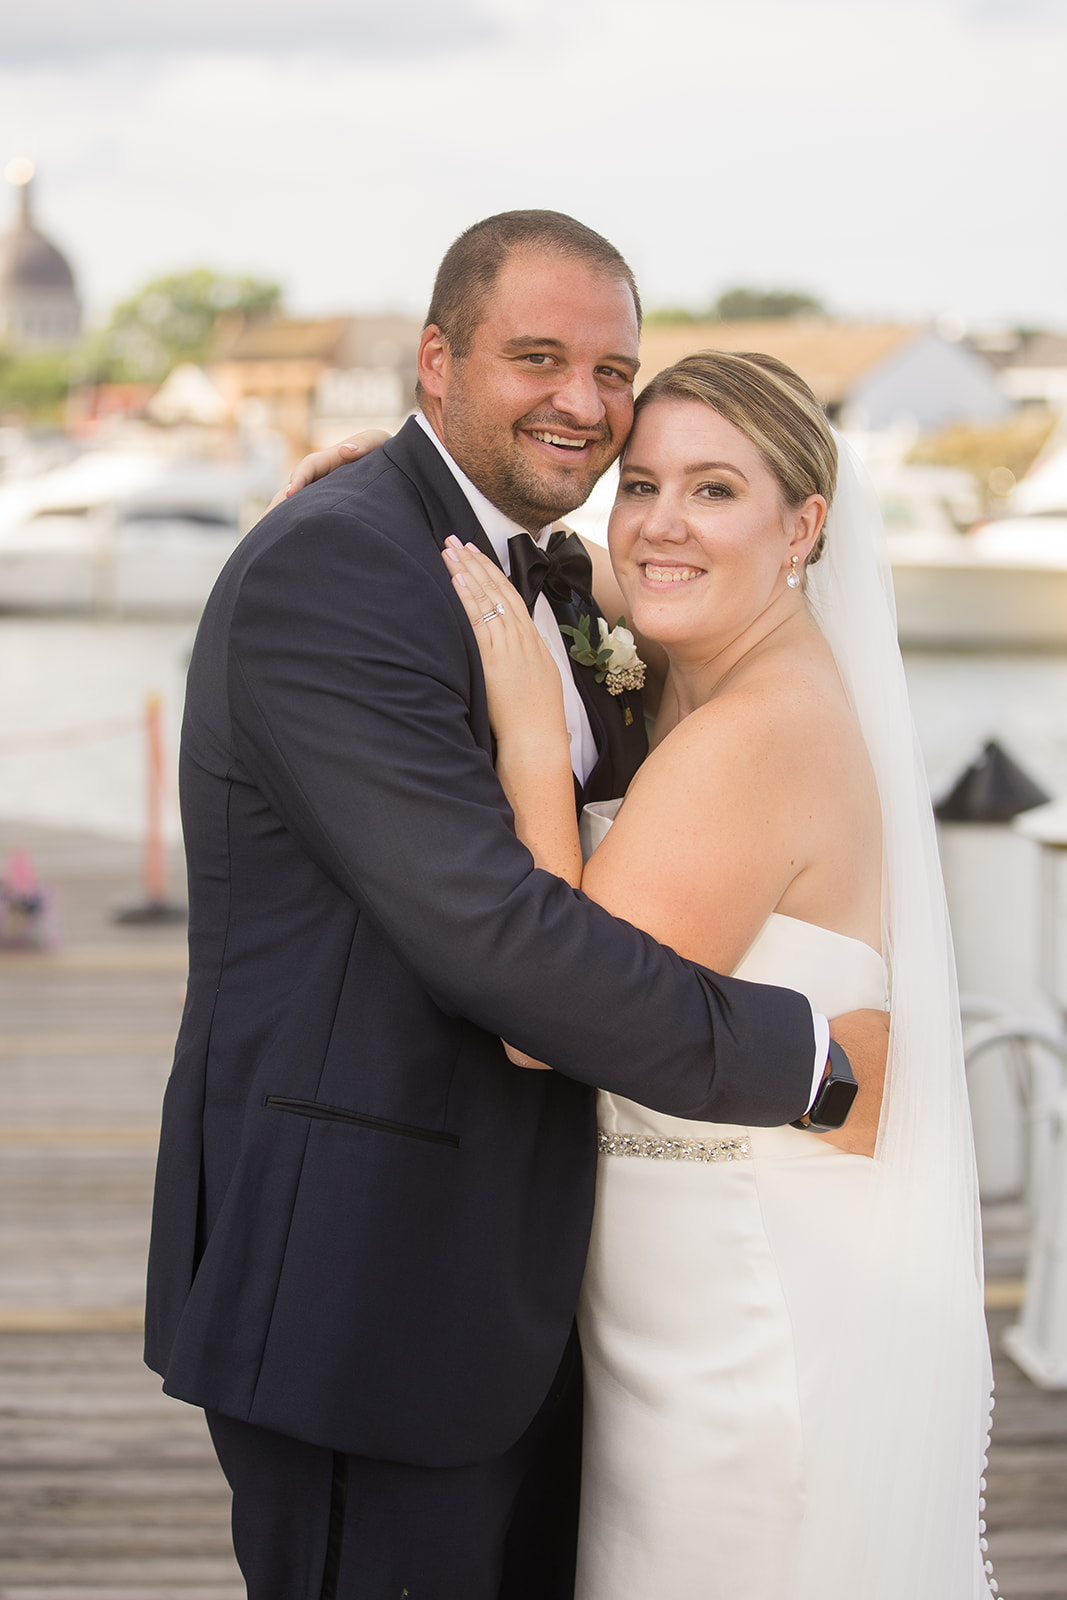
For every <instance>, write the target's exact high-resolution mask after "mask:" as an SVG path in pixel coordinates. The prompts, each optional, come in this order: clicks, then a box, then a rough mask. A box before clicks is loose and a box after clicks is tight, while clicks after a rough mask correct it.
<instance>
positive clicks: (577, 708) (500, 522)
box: [415, 411, 830, 1110]
mask: <svg viewBox="0 0 1067 1600" xmlns="http://www.w3.org/2000/svg"><path fill="white" fill-rule="evenodd" d="M415 421H416V422H417V423H418V425H419V427H420V428H421V429H422V431H423V433H425V434H426V435H427V437H428V438H430V439H432V440H433V442H434V444H435V446H436V447H437V449H438V451H439V452H440V455H441V459H442V460H443V461H444V462H445V464H446V466H447V467H448V470H449V472H451V474H452V476H453V477H454V478H455V480H456V482H457V483H458V484H459V486H460V488H461V489H462V490H463V493H464V495H465V496H466V499H467V503H468V504H469V506H470V508H471V510H472V511H473V512H474V515H475V516H476V517H477V519H478V524H479V526H480V528H481V530H482V532H483V533H484V534H485V536H486V538H487V539H488V540H489V542H490V544H491V545H492V547H493V550H494V551H495V553H496V558H497V560H498V561H499V562H500V565H501V566H502V567H503V569H504V571H505V573H506V574H507V575H508V577H510V576H511V557H510V555H509V553H508V540H509V539H511V538H513V537H514V536H515V534H517V533H526V532H527V531H528V530H527V529H526V528H520V527H519V525H518V523H517V522H512V521H511V519H510V517H506V516H505V515H504V513H503V512H502V511H501V510H499V509H498V508H497V507H496V506H495V505H494V504H493V502H492V501H491V500H487V499H486V497H485V495H484V494H483V493H482V491H481V490H480V489H479V488H477V487H476V485H475V484H473V483H472V482H471V480H470V479H469V478H468V477H467V474H466V473H465V472H464V471H463V470H462V468H461V467H458V466H457V465H456V463H455V462H454V461H453V459H452V457H451V456H450V455H449V453H448V451H447V450H446V449H445V447H444V445H443V444H442V443H441V441H440V439H439V438H438V437H437V435H436V433H435V432H434V431H433V428H432V427H431V426H430V424H429V422H428V421H427V419H426V417H425V416H424V415H423V413H422V412H421V411H416V413H415ZM551 532H552V524H551V523H549V524H548V525H547V527H544V528H542V529H541V531H540V532H539V533H537V534H531V535H530V537H531V538H532V539H533V540H534V543H535V544H539V545H540V546H541V547H542V549H543V548H544V546H545V545H546V544H547V543H548V536H549V534H550V533H551ZM533 620H534V623H535V624H536V627H537V631H538V633H539V634H540V635H541V637H542V639H543V640H544V641H545V643H546V644H547V646H548V648H549V650H550V651H551V652H552V658H553V660H554V661H555V663H556V666H557V667H558V668H559V675H560V679H561V681H562V683H563V706H564V710H565V713H566V717H567V733H568V734H569V736H570V741H571V766H572V768H573V769H574V774H575V776H576V777H577V779H578V781H579V783H583V784H584V782H585V780H586V778H588V776H589V774H590V772H592V770H593V767H594V766H595V764H596V756H597V751H596V743H595V741H594V739H593V730H592V729H591V728H590V726H589V717H588V714H587V712H586V709H585V706H584V705H583V704H582V697H581V695H580V694H579V693H578V690H577V688H576V686H575V682H574V677H573V674H572V672H571V664H570V658H569V657H568V654H567V647H566V645H565V644H564V642H563V635H562V634H561V633H560V631H559V623H558V622H557V621H556V618H555V616H554V614H553V611H552V607H551V606H550V605H549V603H548V601H547V599H546V598H545V596H544V595H543V594H539V595H538V597H537V600H536V602H535V604H534V608H533ZM811 1015H812V1023H813V1026H814V1032H815V1068H814V1073H813V1077H812V1086H811V1099H810V1100H809V1101H808V1109H809V1110H810V1108H811V1106H812V1105H813V1104H814V1102H815V1096H816V1095H817V1094H818V1092H819V1085H820V1083H821V1082H822V1075H823V1072H824V1071H825V1069H826V1058H827V1056H828V1054H829V1050H830V1024H829V1023H828V1022H827V1020H826V1018H825V1017H823V1016H820V1014H819V1013H818V1012H817V1011H813V1012H812V1014H811Z"/></svg>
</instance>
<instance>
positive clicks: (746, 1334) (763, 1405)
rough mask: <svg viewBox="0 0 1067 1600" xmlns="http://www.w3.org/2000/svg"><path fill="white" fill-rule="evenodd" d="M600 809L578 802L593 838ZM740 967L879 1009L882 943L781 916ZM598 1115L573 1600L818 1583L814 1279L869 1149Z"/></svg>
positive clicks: (826, 1382)
mask: <svg viewBox="0 0 1067 1600" xmlns="http://www.w3.org/2000/svg"><path fill="white" fill-rule="evenodd" d="M600 809H602V810H603V811H609V810H610V811H611V812H612V814H613V811H614V807H608V806H605V807H603V808H600ZM608 825H610V822H609V820H608V819H607V818H603V817H602V818H600V819H593V828H594V830H595V833H599V834H600V836H602V833H603V831H604V829H605V828H606V826H608ZM585 826H586V832H587V840H586V842H587V844H595V842H597V841H596V837H595V833H594V837H592V838H589V837H588V830H589V826H590V822H589V819H587V820H586V824H585ZM736 970H737V976H739V977H743V978H749V979H752V980H754V981H757V982H761V983H773V984H781V985H783V986H787V987H789V988H792V989H796V990H799V991H800V992H801V993H803V994H805V995H807V996H808V998H809V999H810V1001H811V1003H812V1005H813V1007H814V1008H815V1009H816V1010H817V1011H821V1012H823V1013H824V1014H825V1015H826V1016H831V1017H832V1016H837V1015H840V1014H841V1013H842V1012H845V1011H851V1010H854V1009H856V1008H859V1007H866V1006H873V1007H878V1008H881V1007H883V1006H884V1004H885V969H884V965H883V962H882V958H881V956H880V955H879V953H878V952H877V951H875V950H873V949H871V948H870V947H869V946H867V945H865V944H861V943H860V942H859V941H857V940H855V939H851V938H846V937H845V936H843V935H841V934H837V933H833V932H830V931H829V930H828V929H825V928H820V927H816V926H814V925H812V924H811V923H805V922H799V921H797V920H796V919H794V918H791V917H785V916H781V915H778V914H777V913H776V914H774V915H772V916H771V918H770V919H769V921H768V922H767V924H766V925H765V927H764V928H763V930H762V932H761V933H760V934H759V936H758V938H757V939H756V941H755V943H754V944H753V945H752V947H751V948H750V950H749V951H748V953H747V955H746V956H745V958H744V960H743V961H742V962H741V964H740V966H739V967H738V968H737V969H736ZM599 1123H600V1128H601V1136H600V1148H601V1154H600V1158H599V1171H598V1181H597V1184H598V1186H597V1204H596V1215H595V1221H594V1226H593V1235H592V1241H591V1244H590V1252H589V1263H588V1267H587V1270H586V1275H585V1282H584V1285H583V1290H582V1302H581V1308H580V1313H579V1326H580V1330H581V1340H582V1351H583V1356H584V1362H585V1385H586V1391H585V1392H586V1400H585V1404H586V1422H585V1446H584V1465H583V1481H582V1523H581V1541H580V1553H579V1564H578V1582H577V1589H576V1600H668V1597H670V1600H676V1597H677V1600H683V1597H684V1600H793V1597H794V1596H797V1597H799V1596H805V1597H806V1596H808V1595H809V1594H811V1595H818V1594H819V1593H820V1592H821V1591H820V1586H819V1567H820V1553H819V1551H818V1550H817V1549H813V1548H811V1547H810V1542H809V1541H807V1540H806V1539H805V1508H806V1506H807V1505H808V1504H809V1503H811V1502H817V1501H820V1500H821V1501H822V1503H823V1504H825V1497H827V1496H831V1497H832V1496H833V1495H834V1461H833V1459H832V1450H831V1449H830V1448H829V1447H828V1446H827V1445H826V1443H825V1440H824V1437H823V1436H824V1435H825V1434H826V1433H827V1428H826V1422H827V1418H828V1414H829V1413H830V1412H832V1409H833V1407H834V1403H835V1395H834V1354H835V1348H836V1344H837V1339H838V1337H839V1334H840V1328H839V1326H837V1324H836V1318H835V1315H834V1311H833V1304H834V1301H835V1298H836V1296H835V1294H834V1293H833V1292H831V1293H829V1294H828V1293H827V1289H828V1288H829V1286H830V1285H838V1286H839V1285H840V1284H841V1283H842V1282H847V1278H848V1274H849V1272H850V1266H851V1264H852V1263H853V1262H854V1261H856V1259H857V1255H856V1252H857V1251H859V1250H861V1249H862V1248H863V1234H862V1231H861V1229H860V1226H859V1220H858V1219H860V1218H861V1217H862V1216H863V1214H864V1212H865V1199H866V1196H867V1190H868V1183H869V1181H870V1178H871V1174H872V1171H873V1163H872V1162H870V1161H868V1160H867V1159H866V1158H864V1157H862V1156H853V1155H847V1154H845V1153H843V1152H841V1151H838V1150H836V1149H834V1148H833V1147H832V1146H830V1145H827V1144H825V1143H824V1142H823V1141H822V1140H820V1139H818V1138H816V1137H815V1136H814V1135H812V1134H809V1133H805V1132H803V1131H801V1130H798V1129H794V1128H790V1127H783V1128H745V1127H736V1126H727V1125H723V1124H711V1123H696V1122H690V1121H686V1120H683V1119H681V1118H677V1117H670V1116H665V1115H661V1114H660V1113H658V1112H655V1111H650V1110H648V1109H647V1108H646V1107H644V1106H639V1105H636V1104H634V1103H633V1102H631V1101H628V1100H624V1099H622V1098H620V1097H618V1096H615V1095H611V1094H604V1093H601V1094H600V1096H599ZM893 1292H894V1294H895V1295H897V1296H899V1294H900V1293H906V1292H907V1286H906V1284H905V1285H895V1286H893ZM838 1421H840V1419H838ZM856 1421H857V1424H858V1425H860V1426H862V1419H859V1418H857V1419H856ZM829 1431H830V1433H831V1434H832V1433H833V1431H834V1430H833V1429H831V1430H829ZM887 1447H888V1441H887ZM834 1600H837V1592H836V1589H835V1593H834ZM850 1600H862V1595H860V1594H859V1593H856V1594H855V1595H854V1596H851V1597H850Z"/></svg>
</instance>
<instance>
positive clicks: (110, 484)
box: [0, 449, 278, 616]
mask: <svg viewBox="0 0 1067 1600" xmlns="http://www.w3.org/2000/svg"><path fill="white" fill-rule="evenodd" d="M277 482H278V468H277V464H276V463H273V464H270V465H268V464H267V463H266V462H264V461H262V460H255V459H253V460H246V461H227V460H213V459H208V458H203V457H188V456H187V457H182V456H175V455H170V454H161V453H156V452H153V451H151V450H147V449H125V450H115V449H100V450H87V451H85V452H84V454H82V455H79V456H78V457H77V458H76V459H75V460H73V461H71V462H69V463H68V464H66V465H63V466H59V467H56V468H53V469H52V470H50V471H45V472H39V473H36V474H34V475H32V476H28V477H24V478H17V479H15V480H14V481H10V480H9V481H7V482H5V483H3V484H2V485H0V610H9V611H10V610H17V611H37V612H56V611H67V612H84V611H95V612H100V613H103V614H111V615H114V614H130V615H157V616H165V615H170V616H187V615H196V614H198V613H199V611H200V610H201V608H202V606H203V604H204V601H205V600H206V599H207V596H208V594H209V593H210V591H211V587H212V585H213V584H214V582H215V579H216V577H217V576H218V574H219V571H220V570H221V568H222V566H223V565H224V563H225V561H226V559H227V558H228V556H229V555H230V553H231V552H232V551H233V549H234V548H235V547H236V545H237V544H238V543H239V541H240V539H241V538H242V536H243V535H244V533H246V532H247V530H248V529H249V528H250V527H251V526H252V524H253V523H254V522H255V521H256V520H257V519H258V517H259V516H261V515H262V512H263V510H264V508H265V506H266V503H267V500H268V499H269V497H270V495H271V494H272V493H273V490H274V488H275V487H276V486H277Z"/></svg>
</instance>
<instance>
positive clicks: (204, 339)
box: [90, 267, 281, 380]
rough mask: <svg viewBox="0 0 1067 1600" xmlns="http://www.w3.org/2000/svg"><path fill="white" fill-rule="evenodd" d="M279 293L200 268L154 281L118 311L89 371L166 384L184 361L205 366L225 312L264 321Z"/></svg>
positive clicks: (273, 286) (268, 285)
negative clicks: (175, 368) (165, 380)
mask: <svg viewBox="0 0 1067 1600" xmlns="http://www.w3.org/2000/svg"><path fill="white" fill-rule="evenodd" d="M280 295H281V289H280V288H279V286H278V284H276V283H268V282H267V281H266V280H264V279H262V278H251V277H241V276H234V275H233V274H228V273H219V272H212V271H211V270H210V268H208V267H197V268H195V269H194V270H193V271H192V272H181V273H174V274H172V275H171V276H169V277H166V278H153V280H152V281H151V283H146V284H145V286H144V288H143V289H140V290H139V291H138V292H137V294H135V295H133V296H132V297H131V298H130V299H129V300H124V301H122V303H121V304H120V305H117V306H116V307H115V309H114V311H113V312H112V314H111V321H110V322H109V324H108V326H107V328H106V329H105V330H104V332H103V334H102V335H99V336H98V337H97V339H96V340H94V341H93V344H94V348H93V349H92V350H91V352H90V365H91V366H92V367H93V369H94V374H95V376H96V377H97V378H113V379H134V380H136V379H156V378H165V377H166V375H167V373H168V372H169V371H170V370H171V368H172V367H174V366H177V364H178V363H179V362H180V361H202V360H203V359H204V357H205V356H206V355H207V353H208V351H209V349H210V346H211V339H212V335H213V333H214V331H215V324H216V322H217V321H218V319H219V317H220V316H222V315H223V314H224V313H225V312H233V311H243V312H245V313H246V314H249V315H252V316H261V315H264V314H266V313H267V312H268V311H272V310H273V309H274V307H275V306H276V305H277V304H278V300H279V297H280Z"/></svg>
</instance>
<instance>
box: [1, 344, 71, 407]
mask: <svg viewBox="0 0 1067 1600" xmlns="http://www.w3.org/2000/svg"><path fill="white" fill-rule="evenodd" d="M70 378H71V373H70V356H69V355H68V354H67V353H66V352H65V351H63V350H32V351H26V352H21V351H19V352H16V351H13V350H0V415H2V414H3V413H4V412H13V413H14V414H15V415H16V416H17V417H19V418H24V419H25V420H26V421H28V422H58V421H59V420H60V418H61V417H62V410H63V403H64V401H65V400H66V398H67V392H68V390H69V389H70Z"/></svg>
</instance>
